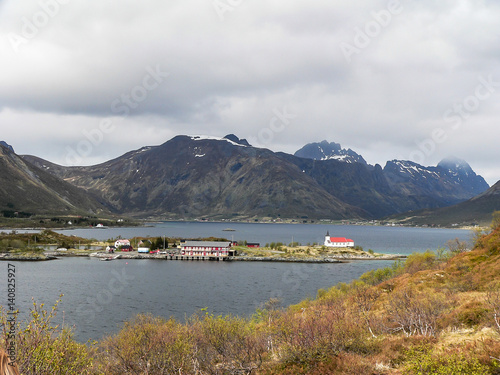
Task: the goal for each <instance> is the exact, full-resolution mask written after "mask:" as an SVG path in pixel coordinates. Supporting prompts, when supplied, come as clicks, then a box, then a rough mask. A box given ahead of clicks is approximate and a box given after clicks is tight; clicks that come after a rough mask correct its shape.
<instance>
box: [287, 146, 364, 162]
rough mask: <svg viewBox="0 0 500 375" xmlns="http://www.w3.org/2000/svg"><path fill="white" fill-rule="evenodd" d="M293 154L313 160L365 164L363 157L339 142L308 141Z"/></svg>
mask: <svg viewBox="0 0 500 375" xmlns="http://www.w3.org/2000/svg"><path fill="white" fill-rule="evenodd" d="M294 155H295V156H297V157H299V158H305V159H313V160H339V161H342V162H345V163H361V164H365V165H366V164H367V163H366V161H365V159H363V157H362V156H361V155H359V154H357V153H356V152H354V151H353V150H351V149H350V148H349V149H344V148H342V146H341V145H340V144H339V143H335V142H330V143H329V142H328V141H326V140H323V141H321V142H314V143H309V144H307V145H305V146H304V147H302V148H301V149H300V150H298V151H297V152H295V154H294Z"/></svg>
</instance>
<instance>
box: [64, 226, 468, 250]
mask: <svg viewBox="0 0 500 375" xmlns="http://www.w3.org/2000/svg"><path fill="white" fill-rule="evenodd" d="M224 229H234V231H224ZM327 231H328V232H329V233H330V235H331V236H332V237H348V238H351V239H353V240H354V242H355V244H356V245H359V246H362V247H363V248H364V249H365V250H368V249H372V250H374V251H376V252H381V253H388V254H411V253H412V252H415V251H425V250H427V249H431V250H435V249H436V248H438V247H441V246H445V245H446V242H447V241H448V240H450V239H454V238H459V239H460V240H465V241H467V240H469V238H470V232H469V231H466V230H458V229H434V228H407V227H387V226H363V225H328V224H262V223H227V222H226V223H212V222H163V223H157V224H155V225H152V226H149V227H134V228H109V229H92V228H88V229H73V230H63V231H59V232H60V233H63V234H66V235H75V236H79V237H84V238H95V239H98V240H106V239H110V238H116V237H117V236H121V237H122V238H131V237H136V236H151V237H158V236H167V237H177V238H200V237H201V238H203V237H210V236H214V237H224V238H227V239H228V240H234V241H245V240H246V241H248V242H259V243H260V244H261V245H265V244H266V243H271V242H282V243H284V244H288V243H290V242H292V239H293V241H296V242H299V243H301V244H303V245H306V244H308V243H310V244H312V243H314V242H316V243H319V244H322V243H323V241H324V237H325V234H326V232H327Z"/></svg>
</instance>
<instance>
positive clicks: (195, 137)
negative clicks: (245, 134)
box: [189, 134, 250, 147]
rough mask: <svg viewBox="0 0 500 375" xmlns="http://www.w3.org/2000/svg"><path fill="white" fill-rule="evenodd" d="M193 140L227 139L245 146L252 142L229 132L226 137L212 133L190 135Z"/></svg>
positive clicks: (233, 143)
mask: <svg viewBox="0 0 500 375" xmlns="http://www.w3.org/2000/svg"><path fill="white" fill-rule="evenodd" d="M189 138H191V139H192V140H193V141H225V142H229V143H231V144H232V145H235V146H244V147H248V146H250V144H249V143H248V142H247V141H246V139H239V138H238V137H237V136H235V135H234V134H229V135H227V136H225V137H215V136H212V135H192V136H189Z"/></svg>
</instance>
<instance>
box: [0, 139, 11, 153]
mask: <svg viewBox="0 0 500 375" xmlns="http://www.w3.org/2000/svg"><path fill="white" fill-rule="evenodd" d="M0 146H4V147H7V148H8V149H9V150H10V151H11V152H14V148H13V147H12V146H11V145H9V144H8V143H7V142H5V141H0Z"/></svg>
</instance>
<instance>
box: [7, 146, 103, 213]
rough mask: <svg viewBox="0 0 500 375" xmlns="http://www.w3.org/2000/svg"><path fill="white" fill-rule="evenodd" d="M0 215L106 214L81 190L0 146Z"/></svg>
mask: <svg viewBox="0 0 500 375" xmlns="http://www.w3.org/2000/svg"><path fill="white" fill-rule="evenodd" d="M0 175H1V176H2V177H1V179H0V211H2V212H3V213H4V215H5V213H7V212H24V213H37V214H42V213H44V214H55V213H66V214H77V213H81V214H89V213H91V214H96V213H102V212H108V211H107V209H106V207H105V206H104V205H103V204H102V203H100V202H99V201H98V200H96V199H94V198H92V196H90V195H89V194H88V193H87V192H86V191H85V190H83V189H80V188H78V187H75V186H73V185H72V184H70V183H67V182H65V181H62V180H60V179H59V178H57V177H55V176H53V175H52V174H51V173H48V172H47V171H45V170H42V169H39V168H37V167H35V166H34V165H32V164H31V163H29V162H28V161H26V160H24V159H22V158H21V157H19V156H18V155H16V154H15V153H14V152H13V151H12V149H11V148H9V147H5V146H3V145H0Z"/></svg>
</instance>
